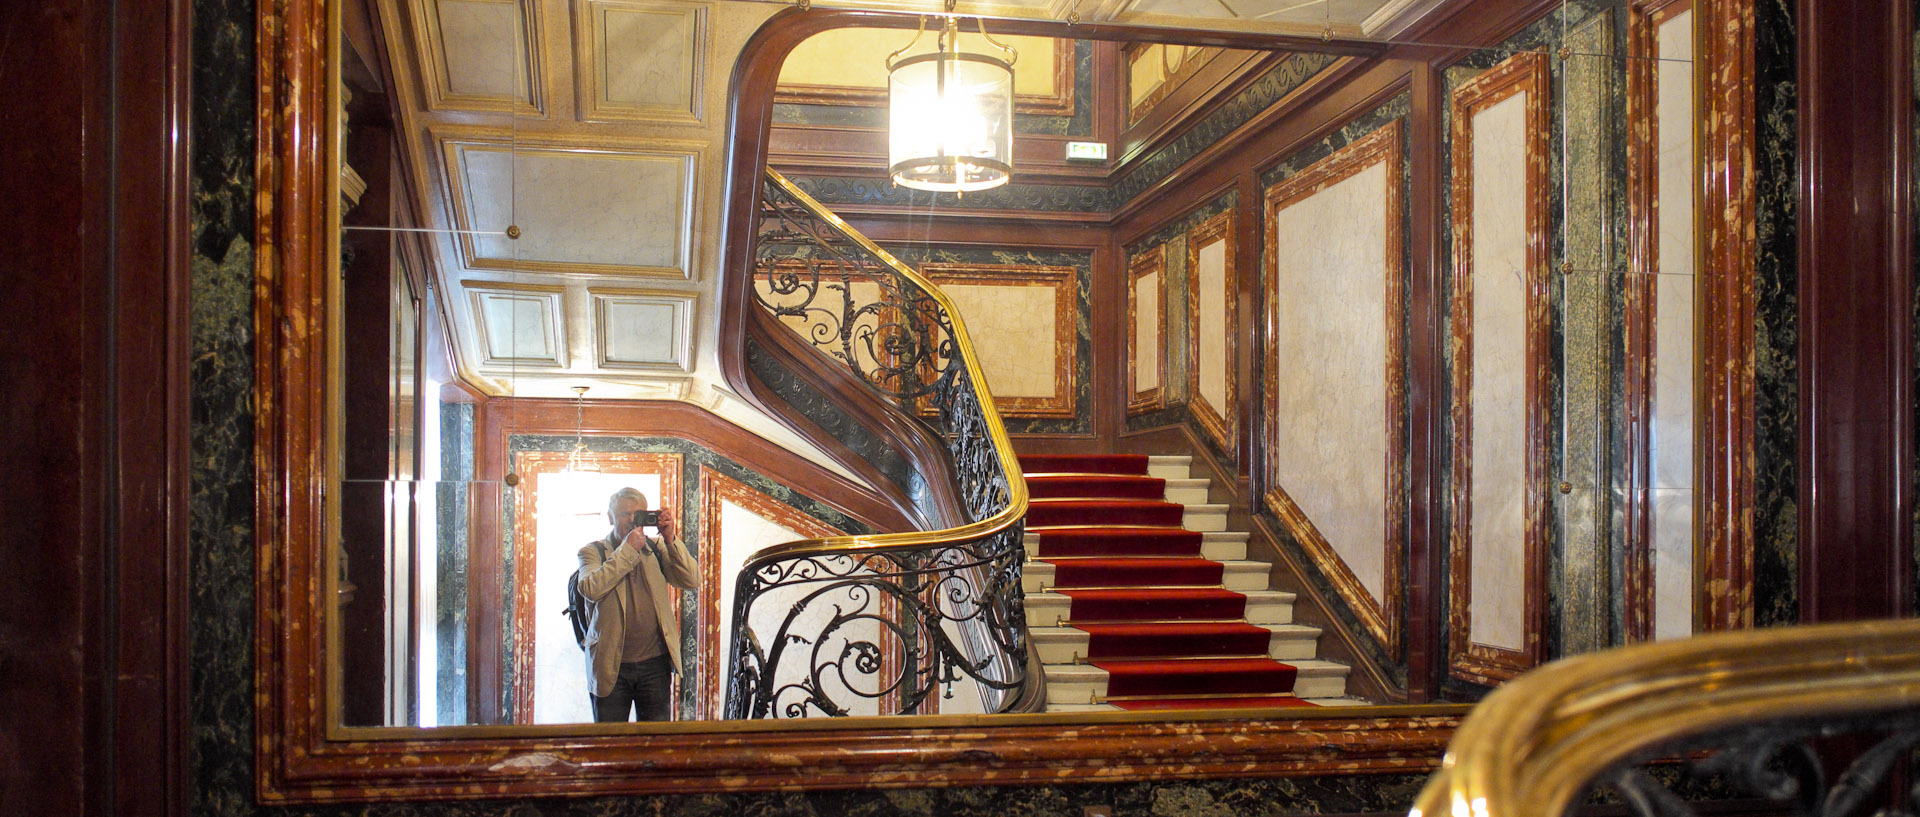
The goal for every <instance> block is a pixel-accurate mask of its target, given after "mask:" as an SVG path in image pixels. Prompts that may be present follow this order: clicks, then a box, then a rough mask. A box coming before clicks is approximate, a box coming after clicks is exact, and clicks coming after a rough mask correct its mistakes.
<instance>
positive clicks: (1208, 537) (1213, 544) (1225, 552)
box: [1026, 531, 1248, 562]
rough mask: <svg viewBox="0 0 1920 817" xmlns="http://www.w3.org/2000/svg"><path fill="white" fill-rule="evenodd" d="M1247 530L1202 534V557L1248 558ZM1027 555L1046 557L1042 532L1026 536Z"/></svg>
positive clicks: (1227, 559) (1229, 559) (1218, 559)
mask: <svg viewBox="0 0 1920 817" xmlns="http://www.w3.org/2000/svg"><path fill="white" fill-rule="evenodd" d="M1247 538H1248V534H1247V532H1246V531H1208V532H1205V533H1202V534H1201V535H1200V557H1201V558H1203V559H1212V560H1214V561H1216V562H1229V561H1235V560H1240V559H1245V558H1247ZM1026 546H1027V556H1028V557H1029V558H1038V557H1044V556H1045V555H1046V553H1045V549H1044V548H1042V547H1041V545H1040V534H1037V533H1033V532H1028V533H1027V538H1026Z"/></svg>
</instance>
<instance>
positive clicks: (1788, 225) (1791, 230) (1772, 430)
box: [1696, 2, 1800, 627]
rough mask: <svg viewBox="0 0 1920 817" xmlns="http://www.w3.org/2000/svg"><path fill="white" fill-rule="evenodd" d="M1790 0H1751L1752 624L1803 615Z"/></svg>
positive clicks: (1796, 173) (1795, 149)
mask: <svg viewBox="0 0 1920 817" xmlns="http://www.w3.org/2000/svg"><path fill="white" fill-rule="evenodd" d="M1793 9H1794V5H1793V4H1792V3H1784V2H1763V3H1755V4H1754V18H1753V20H1754V21H1753V26H1754V30H1753V36H1754V50H1753V73H1754V76H1753V80H1754V81H1753V87H1754V91H1753V93H1754V103H1753V104H1754V106H1755V114H1754V129H1755V131H1756V134H1755V137H1754V141H1755V144H1754V180H1753V181H1754V199H1753V205H1754V209H1753V213H1754V220H1755V224H1754V236H1755V239H1756V241H1757V243H1758V251H1759V255H1758V257H1757V258H1755V259H1754V268H1753V269H1754V279H1755V280H1754V293H1753V294H1754V334H1755V338H1754V349H1753V367H1754V388H1753V400H1754V424H1755V429H1754V431H1755V433H1754V457H1753V467H1754V484H1753V491H1754V514H1753V532H1754V553H1753V624H1754V625H1755V626H1759V627H1770V626H1779V625H1785V624H1794V623H1797V622H1798V621H1799V620H1800V594H1799V576H1800V566H1799V562H1800V544H1799V542H1800V517H1799V508H1800V505H1799V492H1800V488H1799V477H1798V472H1799V458H1800V454H1799V449H1798V446H1799V442H1798V441H1799V435H1800V375H1799V372H1800V364H1799V351H1798V350H1799V334H1800V331H1799V318H1798V311H1799V286H1800V285H1799V277H1798V276H1799V232H1798V230H1799V227H1798V221H1797V219H1798V217H1799V215H1798V214H1799V206H1800V205H1799V196H1798V194H1797V192H1796V190H1795V185H1796V184H1797V183H1798V179H1799V177H1800V175H1799V154H1800V147H1799V132H1798V129H1797V128H1798V125H1797V124H1796V122H1797V116H1798V114H1797V109H1798V106H1799V98H1798V94H1797V92H1796V88H1797V86H1796V84H1795V75H1796V72H1797V70H1798V69H1797V61H1798V54H1797V53H1796V49H1797V45H1796V43H1795V37H1796V33H1795V30H1794V25H1795V24H1794V18H1793V13H1794V12H1793ZM1698 10H1699V9H1697V10H1696V11H1698ZM1700 79H1701V81H1702V82H1705V81H1707V78H1706V77H1701V78H1700Z"/></svg>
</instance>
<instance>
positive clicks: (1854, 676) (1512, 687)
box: [1412, 620, 1920, 817]
mask: <svg viewBox="0 0 1920 817" xmlns="http://www.w3.org/2000/svg"><path fill="white" fill-rule="evenodd" d="M1916 710H1920V621H1913V620H1903V621H1874V622H1855V623H1847V624H1826V625H1812V626H1803V627H1785V628H1777V629H1765V630H1745V631H1740V632H1732V633H1718V634H1712V635H1705V636H1700V637H1696V638H1691V639H1683V640H1677V641H1670V642H1659V643H1654V644H1645V645H1637V646H1632V647H1624V648H1620V649H1615V650H1609V651H1605V652H1600V653H1594V654H1589V655H1583V656H1578V657H1575V658H1568V659H1563V660H1561V661H1556V662H1554V663H1552V664H1549V665H1547V666H1545V667H1542V668H1540V669H1537V670H1534V671H1533V672H1529V673H1527V674H1525V675H1522V676H1521V677H1519V678H1517V679H1515V680H1514V681H1512V682H1511V683H1508V684H1507V685H1506V686H1504V687H1502V688H1500V689H1498V690H1496V691H1495V692H1494V693H1493V694H1491V695H1489V696H1487V698H1486V699H1485V700H1484V701H1482V702H1481V703H1480V704H1479V705H1478V706H1477V707H1475V708H1474V710H1473V712H1472V714H1471V715H1469V716H1468V717H1467V720H1466V722H1465V723H1463V724H1462V725H1461V726H1460V729H1459V730H1458V731H1457V732H1455V733H1454V737H1453V741H1452V743H1451V744H1450V745H1449V746H1448V749H1447V754H1446V757H1445V758H1444V760H1442V762H1441V768H1440V770H1439V771H1438V772H1435V773H1434V776H1433V778H1432V779H1431V780H1429V781H1428V783H1427V786H1426V787H1425V788H1424V789H1423V790H1422V791H1421V792H1420V796H1419V798H1418V799H1417V800H1416V801H1415V804H1414V808H1413V811H1412V813H1413V814H1414V815H1450V816H1452V815H1458V817H1511V816H1512V815H1540V814H1562V813H1565V812H1566V810H1567V808H1568V807H1569V806H1570V805H1572V804H1574V802H1575V799H1576V798H1577V797H1579V796H1580V795H1581V793H1582V792H1584V791H1585V790H1586V789H1587V788H1588V787H1589V786H1590V785H1591V784H1592V783H1593V782H1594V780H1595V779H1596V775H1600V774H1602V773H1603V772H1605V771H1607V770H1609V769H1612V768H1616V767H1619V766H1620V765H1621V764H1624V763H1629V762H1633V761H1635V760H1646V759H1649V758H1650V757H1655V756H1659V755H1661V754H1663V753H1664V752H1663V750H1670V749H1672V748H1674V747H1681V748H1682V750H1683V751H1697V750H1702V749H1707V748H1711V747H1712V746H1713V744H1712V743H1711V742H1710V741H1709V742H1706V743H1694V744H1684V743H1683V741H1688V740H1690V739H1696V738H1698V737H1699V736H1703V735H1711V734H1713V733H1716V732H1723V731H1725V730H1729V729H1735V728H1741V727H1751V726H1752V725H1755V724H1767V723H1774V724H1791V723H1801V724H1806V723H1813V724H1818V723H1822V722H1827V723H1831V722H1838V721H1857V720H1858V719H1861V718H1869V719H1881V720H1886V719H1889V718H1892V717H1893V716H1896V715H1898V716H1901V718H1905V717H1908V716H1911V715H1913V714H1914V713H1915V712H1916Z"/></svg>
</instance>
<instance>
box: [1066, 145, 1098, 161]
mask: <svg viewBox="0 0 1920 817" xmlns="http://www.w3.org/2000/svg"><path fill="white" fill-rule="evenodd" d="M1106 158H1107V143H1105V142H1068V143H1067V161H1070V162H1071V161H1084V162H1100V161H1105V160H1106Z"/></svg>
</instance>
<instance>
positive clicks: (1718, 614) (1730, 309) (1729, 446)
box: [1693, 0, 1759, 632]
mask: <svg viewBox="0 0 1920 817" xmlns="http://www.w3.org/2000/svg"><path fill="white" fill-rule="evenodd" d="M1753 20H1754V0H1711V2H1702V3H1700V4H1699V5H1698V6H1697V8H1696V13H1695V17H1694V21H1693V29H1694V45H1695V52H1694V53H1695V60H1694V77H1695V83H1696V86H1697V87H1696V89H1695V91H1694V93H1695V94H1697V95H1698V97H1697V98H1698V99H1699V103H1698V107H1699V111H1700V113H1701V114H1702V116H1701V117H1700V125H1699V129H1700V131H1699V135H1698V137H1697V138H1698V140H1699V142H1698V144H1699V150H1700V167H1701V171H1702V173H1701V181H1700V200H1699V208H1700V213H1701V220H1700V227H1701V232H1700V241H1701V243H1700V247H1699V248H1698V249H1697V250H1696V252H1698V253H1699V256H1700V264H1699V267H1698V270H1697V271H1696V274H1697V275H1699V276H1700V281H1699V284H1698V286H1699V297H1700V300H1701V303H1700V304H1699V305H1698V306H1696V307H1695V310H1694V314H1696V315H1698V316H1699V318H1698V320H1699V323H1700V326H1701V327H1702V328H1701V330H1700V335H1699V338H1700V339H1699V344H1700V346H1699V348H1698V349H1697V354H1698V355H1699V364H1698V365H1699V370H1700V379H1699V381H1698V397H1697V398H1696V399H1697V400H1698V402H1699V403H1700V406H1701V409H1700V410H1701V418H1700V422H1699V424H1698V426H1697V427H1696V429H1695V435H1694V474H1695V478H1694V484H1695V485H1696V486H1697V487H1698V490H1699V491H1700V495H1699V499H1698V500H1697V502H1696V507H1698V509H1699V513H1698V514H1697V515H1696V516H1695V519H1694V539H1693V541H1694V571H1693V572H1694V577H1695V581H1694V600H1693V610H1694V630H1695V631H1696V632H1705V631H1711V630H1732V629H1740V628H1745V627H1751V626H1753V549H1754V543H1755V539H1756V537H1755V534H1754V529H1753V505H1754V484H1755V474H1754V435H1755V434H1756V433H1757V432H1758V422H1757V420H1756V417H1755V409H1754V326H1755V320H1754V304H1755V301H1756V296H1755V293H1754V274H1755V260H1754V259H1755V256H1756V253H1757V252H1758V249H1757V248H1758V246H1759V242H1758V238H1757V236H1756V235H1755V232H1754V231H1755V212H1756V202H1755V201H1754V162H1755V159H1754V150H1755V146H1754V88H1753V77H1754V65H1753V49H1754V22H1753Z"/></svg>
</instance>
